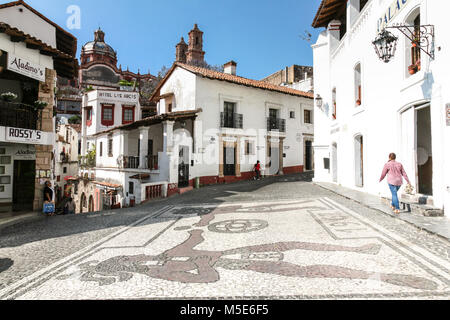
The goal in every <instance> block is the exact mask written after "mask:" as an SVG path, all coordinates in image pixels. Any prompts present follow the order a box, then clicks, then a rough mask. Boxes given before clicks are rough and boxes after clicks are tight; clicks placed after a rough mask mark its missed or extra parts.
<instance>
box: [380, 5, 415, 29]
mask: <svg viewBox="0 0 450 320" xmlns="http://www.w3.org/2000/svg"><path fill="white" fill-rule="evenodd" d="M408 1H409V0H395V1H394V2H393V3H392V4H391V5H390V6H389V8H388V9H387V10H386V12H385V14H384V16H382V17H381V18H380V19H378V32H381V31H382V30H383V29H384V28H385V27H386V26H387V25H388V24H389V22H391V21H392V20H394V18H395V17H396V16H397V15H398V14H399V13H400V11H402V10H403V8H404V7H405V6H406V4H407V3H408Z"/></svg>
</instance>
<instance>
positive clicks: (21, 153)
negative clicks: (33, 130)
mask: <svg viewBox="0 0 450 320" xmlns="http://www.w3.org/2000/svg"><path fill="white" fill-rule="evenodd" d="M15 151H16V152H15V153H14V160H36V149H35V148H34V147H33V146H23V147H22V146H19V147H17V148H16V150H15Z"/></svg>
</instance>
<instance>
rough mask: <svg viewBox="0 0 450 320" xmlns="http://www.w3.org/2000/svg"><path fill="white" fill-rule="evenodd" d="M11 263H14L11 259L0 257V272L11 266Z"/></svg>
mask: <svg viewBox="0 0 450 320" xmlns="http://www.w3.org/2000/svg"><path fill="white" fill-rule="evenodd" d="M13 264H14V261H12V260H11V259H7V258H6V259H3V258H0V273H2V272H4V271H6V270H8V269H9V268H11V267H12V266H13Z"/></svg>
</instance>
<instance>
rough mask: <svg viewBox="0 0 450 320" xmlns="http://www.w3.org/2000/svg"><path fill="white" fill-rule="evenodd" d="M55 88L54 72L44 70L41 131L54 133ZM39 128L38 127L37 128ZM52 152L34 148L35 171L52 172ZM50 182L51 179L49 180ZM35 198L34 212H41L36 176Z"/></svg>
mask: <svg viewBox="0 0 450 320" xmlns="http://www.w3.org/2000/svg"><path fill="white" fill-rule="evenodd" d="M55 86H56V71H55V70H50V69H46V74H45V82H41V83H39V100H41V101H45V102H47V103H48V105H47V107H46V108H45V109H44V110H42V120H41V121H42V122H41V131H45V132H54V131H55V129H54V125H53V108H54V103H55V96H54V92H55ZM38 127H39V126H38ZM52 150H53V146H52V145H50V146H41V145H37V146H36V170H46V171H47V170H50V171H52ZM49 180H51V179H49ZM35 181H36V183H35V196H34V204H33V209H34V210H41V209H42V206H43V199H44V196H43V191H44V185H43V184H41V179H40V177H39V176H36V180H35Z"/></svg>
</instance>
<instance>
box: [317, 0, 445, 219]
mask: <svg viewBox="0 0 450 320" xmlns="http://www.w3.org/2000/svg"><path fill="white" fill-rule="evenodd" d="M449 9H450V2H449V1H443V0H433V1H430V0H428V1H427V0H401V1H397V0H349V1H346V0H342V1H336V0H333V1H331V0H323V1H322V3H321V5H320V8H319V10H318V12H317V15H316V17H315V19H314V22H313V26H314V27H316V28H319V27H325V28H326V30H325V31H323V32H322V33H321V34H320V36H319V38H318V40H317V43H316V44H315V45H313V51H314V87H315V94H316V95H319V96H320V97H321V98H322V103H321V104H320V103H319V104H317V102H318V101H316V108H315V143H314V151H315V163H316V169H315V171H316V176H315V181H318V182H334V183H337V184H340V185H342V186H345V187H349V188H353V189H356V190H361V191H364V192H368V193H370V194H374V195H380V196H383V197H390V193H389V190H388V188H387V185H386V182H384V183H382V184H380V183H379V178H380V175H381V171H382V168H383V165H384V164H385V163H386V162H387V160H388V155H389V154H390V153H391V152H395V153H396V154H397V156H398V160H399V161H400V162H402V163H403V164H404V166H405V169H406V171H407V173H408V175H409V177H410V180H411V182H412V184H413V186H414V187H415V189H416V191H418V193H419V197H421V198H422V199H427V201H428V203H429V204H433V205H434V207H436V208H438V209H442V208H445V210H447V213H448V210H449V208H450V169H449V164H450V162H449V159H450V147H449V146H450V121H449V120H450V88H449V87H450V63H449V61H450V50H449V48H450V38H449V37H448V31H449V28H450V23H449V21H448V17H447V14H446V13H447V12H448V10H449ZM396 24H399V25H409V26H412V27H410V30H411V32H408V31H405V32H406V34H408V35H410V36H412V40H414V36H415V35H418V33H416V32H417V30H419V29H420V30H422V31H425V30H426V29H427V28H428V30H431V29H430V27H424V26H426V25H431V26H433V27H434V38H433V37H432V36H429V37H428V39H429V40H430V46H429V47H428V48H426V47H425V48H423V49H424V50H421V49H420V46H419V45H417V43H414V42H413V41H411V40H410V39H408V38H407V37H406V36H405V35H404V34H403V33H402V32H400V30H399V29H395V28H388V29H387V30H388V31H389V32H391V33H392V34H393V35H394V36H396V37H397V38H398V43H397V50H396V53H395V55H394V57H393V58H392V59H391V61H390V62H389V63H384V62H382V61H381V60H380V59H379V57H378V55H377V53H376V52H375V49H374V46H373V45H372V42H373V41H374V40H375V39H376V38H377V36H378V34H379V33H380V31H382V30H383V28H384V27H386V26H388V27H392V26H395V25H396ZM421 26H422V27H421ZM415 30H416V31H415ZM424 36H425V34H422V39H425V38H424ZM422 44H423V43H422ZM427 52H428V53H429V54H431V56H433V54H434V57H430V56H429V55H428V54H427ZM412 65H415V67H414V68H416V70H413V71H411V72H410V71H409V68H408V67H409V66H412ZM319 105H321V107H320V108H319Z"/></svg>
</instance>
